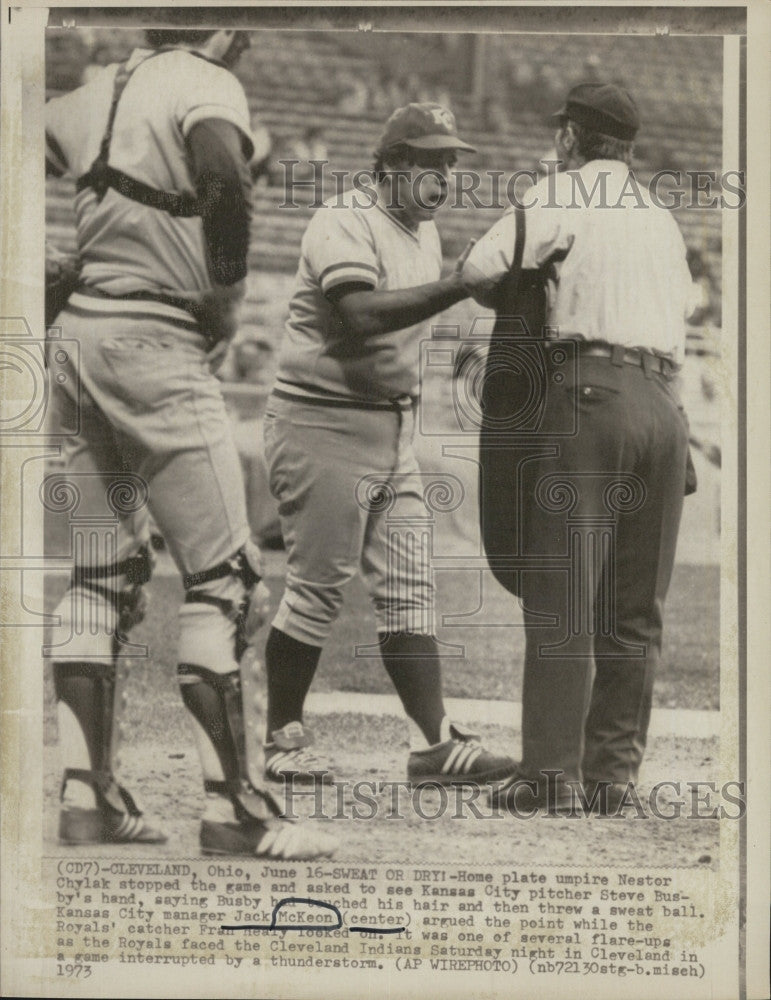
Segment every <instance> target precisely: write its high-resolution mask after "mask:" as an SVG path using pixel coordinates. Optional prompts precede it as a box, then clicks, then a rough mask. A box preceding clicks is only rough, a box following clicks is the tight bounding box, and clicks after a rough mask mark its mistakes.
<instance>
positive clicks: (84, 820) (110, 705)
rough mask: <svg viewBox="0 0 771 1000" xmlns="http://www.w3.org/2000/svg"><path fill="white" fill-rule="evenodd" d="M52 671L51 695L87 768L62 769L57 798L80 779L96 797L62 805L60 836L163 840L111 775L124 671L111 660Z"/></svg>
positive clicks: (84, 840)
mask: <svg viewBox="0 0 771 1000" xmlns="http://www.w3.org/2000/svg"><path fill="white" fill-rule="evenodd" d="M53 675H54V687H55V690H56V698H57V700H58V702H59V704H60V706H62V707H64V708H65V710H68V711H69V712H70V713H71V716H72V717H74V720H75V722H76V723H77V725H78V726H79V728H80V731H81V733H82V735H83V739H84V742H85V746H86V751H87V756H88V766H87V767H66V768H65V769H64V774H63V776H62V786H61V797H62V799H64V797H65V793H66V790H67V783H68V782H69V781H81V782H83V783H84V784H85V785H88V786H89V787H90V788H91V790H92V791H93V794H94V797H95V800H96V807H95V808H92V809H91V808H85V809H84V808H79V807H77V808H64V809H62V811H61V813H60V817H59V837H60V839H61V840H62V841H64V842H65V843H69V844H99V843H132V842H136V843H163V842H164V841H165V840H166V837H165V835H164V834H163V833H161V832H160V831H158V830H155V829H153V828H152V827H150V826H148V825H147V824H146V823H145V821H144V820H143V819H142V810H141V809H140V808H139V806H138V805H137V803H136V801H135V799H134V798H133V796H132V795H131V794H130V793H129V792H128V791H127V790H126V789H125V788H123V787H122V786H121V785H119V784H118V782H117V781H116V779H115V773H114V770H115V767H116V754H115V749H116V744H117V742H118V738H119V729H120V715H121V710H122V708H123V705H124V702H125V692H124V691H123V690H122V688H123V684H124V682H125V678H126V671H125V669H120V670H117V671H116V667H115V664H114V663H113V664H104V663H89V662H73V663H70V662H59V663H54V665H53ZM82 763H86V762H85V761H82Z"/></svg>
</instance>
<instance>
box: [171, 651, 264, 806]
mask: <svg viewBox="0 0 771 1000" xmlns="http://www.w3.org/2000/svg"><path fill="white" fill-rule="evenodd" d="M177 675H178V678H179V682H180V689H181V691H182V700H183V701H184V703H185V707H186V708H187V710H188V711H189V712H190V714H191V715H192V716H193V718H194V719H195V720H196V721H197V722H198V724H199V725H200V727H201V729H203V731H204V732H205V733H206V735H207V737H208V738H209V740H210V741H211V744H212V746H213V747H214V749H215V751H216V753H217V757H218V758H219V761H220V765H221V767H222V773H223V774H224V776H225V780H224V781H211V780H206V781H205V782H204V786H205V788H206V791H208V792H214V793H216V794H219V795H225V796H227V797H228V798H230V800H231V801H232V803H233V806H234V808H235V811H236V817H237V818H238V819H239V820H240V821H245V820H248V819H249V818H252V819H264V818H265V812H266V808H267V811H268V813H269V814H272V815H274V816H280V815H281V813H282V810H281V808H280V806H279V805H278V804H277V803H276V801H275V800H274V799H273V797H272V796H271V795H270V794H269V793H268V792H266V791H263V790H262V789H258V788H255V787H254V786H253V785H252V783H251V781H250V779H249V772H248V765H247V756H246V736H245V729H244V706H243V697H242V693H241V677H240V673H239V671H232V672H231V673H227V674H218V673H216V672H215V671H213V670H209V669H208V668H207V667H200V666H197V665H195V664H192V663H180V664H179V666H178V667H177Z"/></svg>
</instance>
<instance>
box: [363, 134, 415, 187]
mask: <svg viewBox="0 0 771 1000" xmlns="http://www.w3.org/2000/svg"><path fill="white" fill-rule="evenodd" d="M405 161H406V163H407V166H408V167H413V166H415V150H414V149H413V148H412V147H411V146H408V145H407V143H406V142H399V143H397V144H396V145H395V146H389V147H388V149H385V150H382V149H381V150H380V151H378V152H377V153H375V162H374V164H373V166H372V171H373V173H374V174H375V180H376V181H377V183H378V184H382V182H383V181H384V180H385V178H386V176H387V175H388V172H389V171H388V167H386V163H391V164H393V163H402V162H405Z"/></svg>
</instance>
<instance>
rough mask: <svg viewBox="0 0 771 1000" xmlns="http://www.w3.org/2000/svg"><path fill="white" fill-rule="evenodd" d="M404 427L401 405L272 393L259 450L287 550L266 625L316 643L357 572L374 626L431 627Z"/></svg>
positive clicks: (414, 467)
mask: <svg viewBox="0 0 771 1000" xmlns="http://www.w3.org/2000/svg"><path fill="white" fill-rule="evenodd" d="M413 433H414V415H413V411H412V408H411V406H409V404H408V405H406V406H405V407H397V406H393V407H390V408H389V409H387V410H365V409H356V408H352V407H350V408H349V407H341V406H336V405H333V404H330V405H322V404H318V403H315V402H307V403H306V402H304V401H297V400H289V399H282V398H279V397H277V396H276V395H275V394H274V395H272V396H271V398H270V400H269V402H268V407H267V411H266V414H265V456H266V459H267V462H268V468H269V476H270V489H271V492H272V494H273V496H274V497H275V498H276V500H277V501H278V504H279V515H280V518H281V528H282V532H283V535H284V542H285V545H286V549H287V578H286V590H285V592H284V596H283V598H282V600H281V604H280V606H279V609H278V612H277V614H276V617H275V619H274V621H273V625H274V627H275V628H278V629H280V630H281V631H282V632H285V633H286V634H287V635H290V636H291V637H292V638H294V639H297V640H299V641H301V642H305V643H308V644H310V645H315V646H321V645H323V644H324V642H325V640H326V638H327V636H328V635H329V631H330V628H331V626H332V623H333V622H334V621H335V619H336V618H337V616H338V614H339V612H340V608H341V606H342V601H343V588H344V586H345V585H346V584H347V583H348V582H349V581H350V580H351V579H352V578H353V577H354V576H355V575H356V574H357V573H359V572H360V573H361V575H362V577H363V579H364V583H365V585H366V587H367V590H368V592H369V595H370V598H371V600H372V603H373V605H374V609H375V616H376V622H377V629H378V631H379V632H414V633H420V634H424V635H432V634H433V633H434V630H435V623H434V586H433V581H432V575H431V570H430V554H431V553H430V545H427V544H426V543H425V539H426V533H425V526H426V522H427V513H428V512H427V509H426V506H425V503H424V500H423V482H422V479H421V474H420V469H419V467H418V463H417V460H416V459H415V455H414V452H413V449H412V437H413Z"/></svg>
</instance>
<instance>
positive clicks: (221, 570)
mask: <svg viewBox="0 0 771 1000" xmlns="http://www.w3.org/2000/svg"><path fill="white" fill-rule="evenodd" d="M259 556H260V553H259V549H257V547H256V546H254V545H251V544H250V545H243V546H241V548H240V549H239V550H238V551H237V552H236V553H235V555H233V556H231V557H230V558H229V559H225V560H223V561H222V562H221V563H218V564H217V565H216V566H213V567H212V568H211V569H207V570H202V571H201V572H200V573H190V574H188V575H187V576H185V577H184V578H183V581H182V582H183V584H184V587H185V590H186V594H185V604H210V605H212V606H213V607H215V608H218V609H219V610H220V611H221V612H222V614H223V615H225V617H226V618H229V619H230V620H231V621H232V622H233V623H234V624H235V627H236V634H235V658H236V660H237V661H240V659H241V657H242V656H243V655H244V652H245V651H246V648H247V646H248V644H249V643H248V636H247V627H246V626H247V618H248V616H249V608H250V604H251V599H252V594H253V591H254V588H255V587H256V586H257V584H258V583H259V582H260V580H261V579H262V575H261V573H260V572H259V571H258V563H259ZM226 577H234V578H235V579H236V580H238V581H239V582H240V583H241V585H242V587H243V595H242V597H241V600H240V601H238V602H236V601H233V600H229V599H227V598H223V597H217V596H216V595H214V594H211V593H209V592H208V591H206V590H202V589H201V587H205V586H206V584H209V583H213V582H214V581H216V580H222V579H224V578H226Z"/></svg>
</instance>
